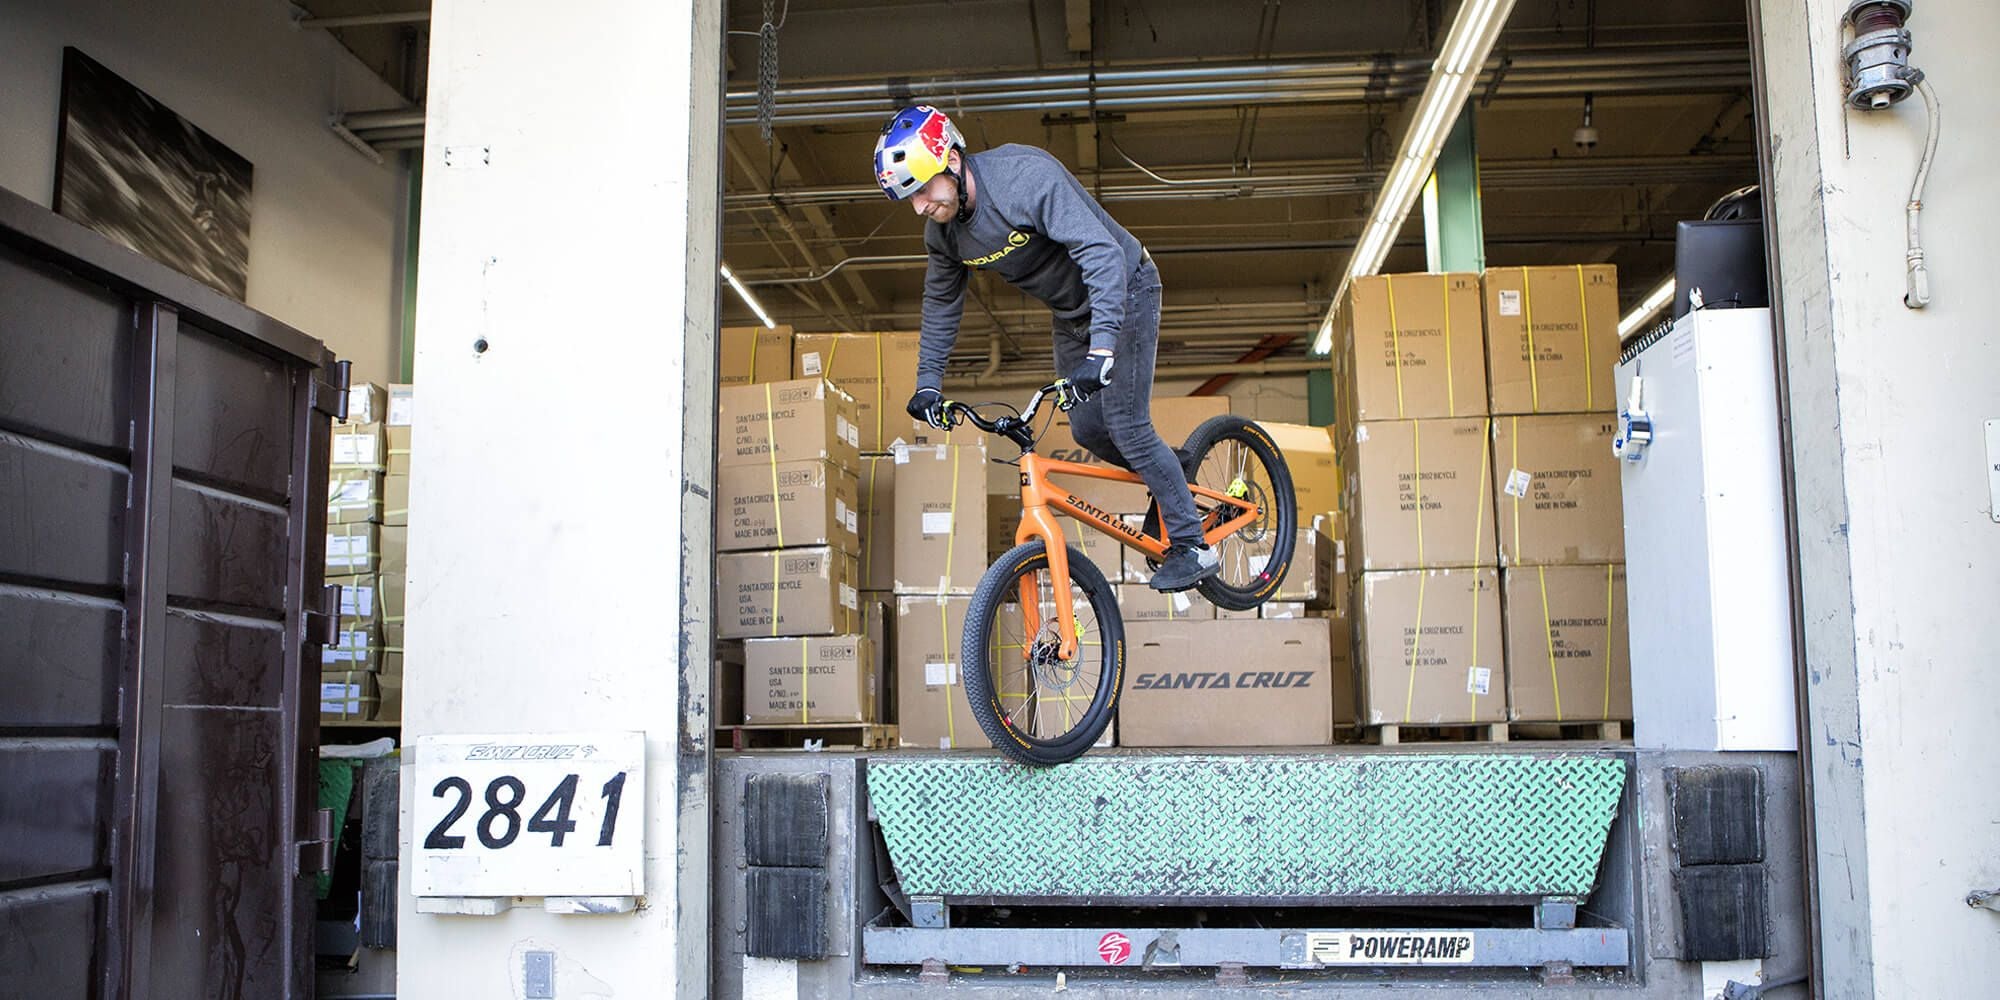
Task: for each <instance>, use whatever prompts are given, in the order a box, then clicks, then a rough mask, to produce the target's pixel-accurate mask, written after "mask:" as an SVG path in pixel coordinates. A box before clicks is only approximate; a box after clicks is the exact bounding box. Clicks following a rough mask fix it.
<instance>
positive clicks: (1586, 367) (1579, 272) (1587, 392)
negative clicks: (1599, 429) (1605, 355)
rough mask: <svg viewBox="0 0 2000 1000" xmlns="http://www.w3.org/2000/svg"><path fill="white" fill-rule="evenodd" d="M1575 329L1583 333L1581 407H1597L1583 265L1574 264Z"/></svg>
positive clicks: (1591, 408) (1595, 376)
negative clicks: (1585, 303)
mask: <svg viewBox="0 0 2000 1000" xmlns="http://www.w3.org/2000/svg"><path fill="white" fill-rule="evenodd" d="M1576 329H1577V332H1579V333H1581V334H1582V335H1583V408H1584V409H1586V410H1595V409H1597V366H1596V365H1595V364H1592V363H1591V360H1590V310H1589V308H1588V307H1586V306H1585V305H1584V301H1583V265H1582V264H1578V265H1576Z"/></svg>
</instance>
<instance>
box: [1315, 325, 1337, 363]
mask: <svg viewBox="0 0 2000 1000" xmlns="http://www.w3.org/2000/svg"><path fill="white" fill-rule="evenodd" d="M1313 353H1314V354H1317V355H1320V356H1321V357H1325V356H1326V355H1329V354H1332V353H1333V317H1332V316H1328V317H1327V318H1325V319H1323V320H1321V321H1320V324H1319V336H1317V337H1314V338H1313Z"/></svg>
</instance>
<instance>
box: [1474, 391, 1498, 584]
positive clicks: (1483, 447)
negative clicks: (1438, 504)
mask: <svg viewBox="0 0 2000 1000" xmlns="http://www.w3.org/2000/svg"><path fill="white" fill-rule="evenodd" d="M1479 439H1480V442H1481V444H1480V447H1479V491H1478V493H1476V494H1475V495H1474V496H1473V499H1472V502H1473V504H1474V505H1475V506H1476V507H1477V508H1478V509H1477V510H1474V511H1473V513H1472V564H1473V565H1474V566H1477V565H1479V547H1480V546H1481V545H1483V544H1485V542H1486V476H1487V470H1488V469H1490V468H1492V467H1493V449H1492V448H1490V447H1487V444H1486V443H1487V442H1491V441H1492V440H1493V418H1492V417H1487V418H1486V428H1485V430H1484V431H1482V432H1481V433H1480V435H1479ZM1495 516H1496V517H1497V516H1498V515H1497V514H1496V515H1495ZM1493 534H1494V535H1495V536H1496V537H1497V536H1498V535H1499V534H1500V526H1499V525H1497V524H1496V525H1494V526H1493Z"/></svg>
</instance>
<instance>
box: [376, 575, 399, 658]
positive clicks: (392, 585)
mask: <svg viewBox="0 0 2000 1000" xmlns="http://www.w3.org/2000/svg"><path fill="white" fill-rule="evenodd" d="M404 582H405V578H404V577H403V576H401V575H396V576H378V577H376V578H375V600H376V603H378V604H380V605H381V607H382V624H383V625H385V626H387V625H394V626H396V627H397V628H401V627H402V625H403V606H404V602H403V598H404V594H405V592H406V588H405V587H404ZM398 645H401V643H398Z"/></svg>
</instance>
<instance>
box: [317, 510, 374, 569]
mask: <svg viewBox="0 0 2000 1000" xmlns="http://www.w3.org/2000/svg"><path fill="white" fill-rule="evenodd" d="M381 565H382V526H381V525H379V524H375V523H373V522H366V521H364V522H361V523H358V524H329V525H327V526H326V575H327V576H366V575H368V574H370V573H374V572H376V571H377V570H378V569H380V568H381Z"/></svg>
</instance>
